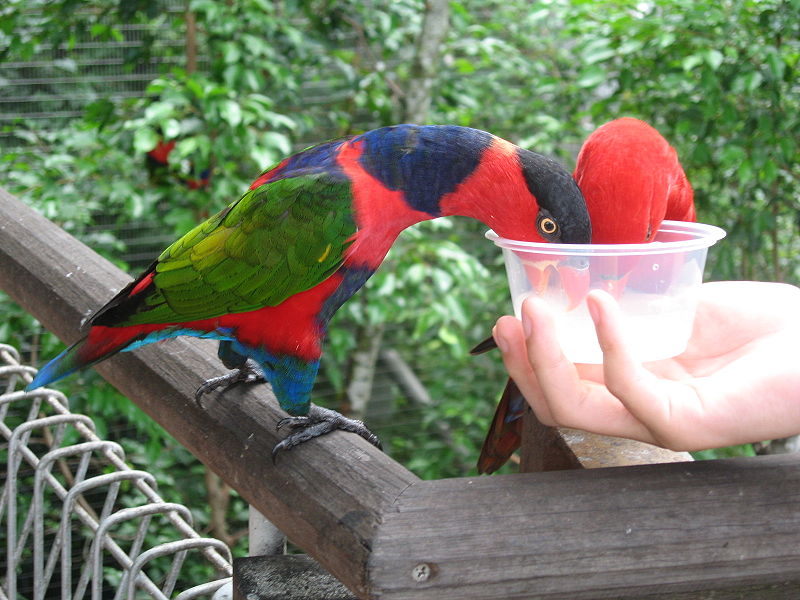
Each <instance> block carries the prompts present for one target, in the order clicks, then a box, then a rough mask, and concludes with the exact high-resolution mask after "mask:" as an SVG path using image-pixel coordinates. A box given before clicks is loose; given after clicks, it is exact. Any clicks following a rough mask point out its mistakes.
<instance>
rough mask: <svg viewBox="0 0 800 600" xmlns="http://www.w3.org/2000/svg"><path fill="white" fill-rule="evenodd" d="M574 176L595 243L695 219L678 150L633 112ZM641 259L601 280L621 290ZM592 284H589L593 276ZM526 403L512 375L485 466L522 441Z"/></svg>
mask: <svg viewBox="0 0 800 600" xmlns="http://www.w3.org/2000/svg"><path fill="white" fill-rule="evenodd" d="M574 177H575V180H576V181H577V183H578V186H579V187H580V188H581V192H583V196H584V199H585V200H586V207H587V209H588V210H589V216H590V218H591V222H592V243H595V244H623V243H643V242H648V241H650V240H651V239H652V237H653V235H654V234H655V233H656V232H657V231H658V228H659V227H660V225H661V221H663V220H664V219H668V220H674V221H694V220H695V208H694V193H693V191H692V186H691V185H690V184H689V181H688V180H687V179H686V174H685V173H684V172H683V168H682V167H681V165H680V162H678V155H677V153H676V152H675V150H674V149H673V148H672V147H671V146H670V145H669V143H668V142H667V141H666V140H665V139H664V138H663V137H662V136H661V134H659V133H658V131H656V130H655V129H654V128H653V127H651V126H650V125H648V124H647V123H645V122H644V121H640V120H638V119H633V118H630V117H625V118H621V119H616V120H614V121H611V122H609V123H606V124H605V125H602V126H601V127H599V128H598V129H596V130H595V131H594V132H593V133H592V134H591V135H590V136H589V137H588V138H587V139H586V142H584V144H583V146H582V147H581V150H580V152H579V153H578V159H577V163H576V166H575V172H574ZM609 260H628V259H617V258H609ZM631 260H634V261H635V260H637V259H636V258H633V259H631ZM633 266H634V264H631V265H618V267H619V268H618V269H617V272H619V273H621V277H620V280H619V281H605V282H603V285H602V286H601V287H604V288H606V289H607V290H608V291H610V292H611V293H616V292H617V291H618V290H619V288H620V287H621V286H624V285H625V280H626V279H627V275H628V274H629V272H630V270H631V269H632V268H633ZM628 267H629V268H628ZM540 276H541V275H540ZM586 284H587V290H586V291H588V286H589V285H590V283H589V282H588V281H587V282H586ZM493 347H494V340H493V339H492V338H488V339H487V340H485V341H484V342H482V343H481V344H479V345H478V346H476V347H475V348H474V349H473V350H472V353H473V354H478V353H481V352H485V351H487V350H490V349H491V348H493ZM526 406H527V402H526V401H525V398H524V397H523V396H522V394H521V393H520V391H519V389H518V388H517V386H516V385H515V384H514V382H513V381H512V380H511V379H509V380H508V383H507V384H506V387H505V389H504V390H503V394H502V396H501V397H500V403H499V405H498V407H497V411H496V412H495V415H494V419H493V420H492V424H491V425H490V427H489V432H488V434H487V436H486V440H485V441H484V443H483V448H482V450H481V455H480V458H479V459H478V472H479V473H492V472H494V471H496V470H497V469H499V468H500V467H501V466H503V464H505V462H506V461H507V460H508V458H509V457H510V456H511V454H512V453H513V452H514V451H515V450H516V449H517V448H519V446H520V443H521V435H522V416H523V415H524V414H525V407H526Z"/></svg>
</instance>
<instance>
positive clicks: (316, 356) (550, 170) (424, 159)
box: [29, 125, 591, 457]
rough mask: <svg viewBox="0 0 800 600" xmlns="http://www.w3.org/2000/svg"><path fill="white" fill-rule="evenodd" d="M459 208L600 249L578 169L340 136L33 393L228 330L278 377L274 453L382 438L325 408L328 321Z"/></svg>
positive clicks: (490, 152)
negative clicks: (278, 434) (144, 349)
mask: <svg viewBox="0 0 800 600" xmlns="http://www.w3.org/2000/svg"><path fill="white" fill-rule="evenodd" d="M446 215H463V216H467V217H472V218H475V219H478V220H480V221H482V222H483V223H485V224H486V225H487V226H489V227H491V228H492V229H494V230H495V231H497V232H498V234H500V235H502V236H505V237H510V238H515V239H523V240H530V241H539V242H542V241H552V242H565V243H567V242H570V243H589V242H590V241H591V228H590V224H589V215H588V213H587V211H586V205H585V203H584V200H583V197H582V195H581V192H580V190H579V189H578V186H577V184H576V183H575V181H574V179H573V178H572V177H570V175H569V172H567V171H566V170H564V169H563V168H562V167H561V166H559V165H558V164H557V163H555V162H554V161H552V160H550V159H548V158H546V157H544V156H542V155H540V154H536V153H534V152H531V151H528V150H524V149H522V148H519V147H517V146H515V145H513V144H511V143H510V142H507V141H505V140H502V139H500V138H498V137H496V136H494V135H492V134H489V133H486V132H484V131H479V130H476V129H470V128H467V127H456V126H434V125H428V126H417V125H397V126H393V127H384V128H381V129H376V130H374V131H369V132H367V133H364V134H361V135H356V136H353V137H349V138H346V139H339V140H333V141H329V142H325V143H322V144H319V145H317V146H313V147H311V148H308V149H306V150H304V151H302V152H300V153H298V154H295V155H293V156H290V157H288V158H286V159H284V160H283V161H281V162H280V163H278V164H277V165H274V166H273V167H271V168H269V169H267V170H266V171H264V172H263V173H262V174H261V175H260V176H259V177H258V178H257V179H256V180H255V181H254V182H253V184H252V185H251V186H250V189H249V190H248V191H247V192H246V193H245V194H244V195H243V196H242V197H241V198H240V199H239V200H237V201H235V202H233V203H232V204H230V205H229V206H228V207H227V208H225V209H224V210H222V211H221V212H219V213H218V214H216V215H214V216H213V217H211V218H209V219H208V220H207V221H205V222H204V223H201V224H200V225H198V226H197V227H195V228H194V229H192V230H191V231H190V232H189V233H187V234H186V235H184V236H183V237H182V238H180V239H179V240H178V241H176V242H175V243H174V244H172V245H171V246H169V247H168V248H167V249H166V250H164V252H162V253H161V255H160V256H159V257H158V258H157V259H156V260H155V261H154V262H153V263H152V265H150V267H149V268H148V269H147V270H146V271H145V272H144V273H142V274H141V275H140V276H139V277H137V278H136V279H135V280H134V281H133V282H132V283H130V284H129V285H128V286H127V287H125V288H124V289H123V290H122V291H120V292H119V293H118V294H117V295H116V296H115V297H114V298H112V299H111V300H110V301H109V302H108V304H106V305H105V306H103V307H102V308H101V309H100V310H99V311H98V312H97V313H95V314H94V316H93V317H92V318H91V319H90V320H89V322H88V331H87V332H86V336H85V337H84V338H83V339H81V340H80V341H78V342H77V343H76V344H74V345H72V346H70V347H69V348H68V349H67V350H65V351H64V352H63V353H62V354H61V355H59V356H58V357H56V358H55V359H53V360H52V361H51V362H49V363H48V364H47V365H45V366H44V367H43V368H42V369H41V370H40V371H39V373H38V375H37V376H36V378H35V379H34V381H33V382H32V383H31V385H30V386H29V388H30V389H33V388H36V387H39V386H42V385H45V384H47V383H50V382H52V381H56V380H57V379H60V378H62V377H65V376H67V375H69V374H70V373H72V372H74V371H76V370H78V369H81V368H84V367H88V366H90V365H92V364H95V363H97V362H99V361H101V360H103V359H105V358H107V357H109V356H111V355H113V354H115V353H117V352H120V351H125V350H132V349H134V348H136V347H138V346H141V345H143V344H148V343H151V342H156V341H159V340H163V339H166V338H170V337H174V336H178V335H189V336H195V337H208V338H214V339H218V340H220V348H219V355H220V358H221V359H222V362H223V363H224V364H225V365H226V366H227V367H228V368H231V369H234V370H233V371H232V373H229V374H228V375H224V376H222V377H217V378H214V379H211V380H209V381H207V382H206V383H205V384H204V385H203V386H201V388H200V389H199V390H198V394H202V393H204V392H205V391H208V390H210V389H214V388H215V387H218V386H220V385H223V386H226V385H230V384H232V383H235V382H237V381H253V380H256V379H260V378H264V379H266V380H267V381H269V382H270V384H271V385H272V389H273V391H274V393H275V396H276V397H277V399H278V402H279V404H280V406H281V408H283V409H284V410H285V411H286V412H287V413H289V415H291V417H289V418H287V419H284V420H283V421H281V423H279V426H280V425H281V424H287V425H290V426H291V427H292V429H294V432H293V433H292V434H290V435H289V436H288V437H287V438H286V439H284V440H283V441H282V442H280V443H279V444H278V445H277V446H276V447H275V449H274V451H273V457H274V456H275V453H276V452H277V451H278V450H281V449H289V448H292V447H293V446H296V445H297V444H299V443H301V442H304V441H306V440H308V439H311V438H313V437H316V436H318V435H322V434H324V433H327V432H329V431H332V430H334V429H345V430H348V431H353V432H355V433H358V434H360V435H362V436H363V437H365V438H366V439H367V440H369V441H371V442H372V443H377V438H376V437H375V436H374V435H373V434H372V433H370V432H369V430H367V429H366V428H365V427H364V426H363V424H361V423H360V422H356V421H352V420H349V419H345V418H344V417H343V416H342V415H339V414H338V413H336V412H334V411H329V410H326V409H322V408H320V407H317V406H314V405H312V404H310V396H311V389H312V386H313V384H314V381H315V379H316V375H317V370H318V367H319V361H320V356H321V353H322V343H323V340H324V338H325V333H326V329H327V326H328V322H329V321H330V319H331V317H332V316H333V315H334V313H335V312H336V311H337V310H338V309H339V307H341V306H342V304H343V303H344V302H345V301H347V300H348V299H349V298H350V297H351V296H352V295H353V294H354V293H355V292H356V291H357V290H358V289H359V288H360V287H361V286H362V285H363V284H364V283H365V282H366V281H367V279H369V277H370V276H371V275H372V274H373V273H374V272H375V270H376V269H377V268H378V266H379V265H380V264H381V262H382V261H383V258H384V257H385V255H386V253H387V252H388V250H389V248H390V247H391V245H392V244H393V242H394V240H395V239H396V237H397V236H398V235H399V234H400V232H401V231H403V230H404V229H405V228H406V227H409V226H410V225H413V224H415V223H418V222H420V221H425V220H428V219H434V218H436V217H440V216H446Z"/></svg>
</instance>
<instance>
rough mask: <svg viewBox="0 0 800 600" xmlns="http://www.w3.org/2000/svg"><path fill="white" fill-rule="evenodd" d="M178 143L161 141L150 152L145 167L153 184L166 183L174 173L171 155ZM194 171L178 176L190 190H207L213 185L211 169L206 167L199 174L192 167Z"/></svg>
mask: <svg viewBox="0 0 800 600" xmlns="http://www.w3.org/2000/svg"><path fill="white" fill-rule="evenodd" d="M176 145H177V142H176V141H175V140H169V141H166V140H163V139H162V140H159V142H158V143H157V144H156V147H155V148H153V149H152V150H150V152H148V153H147V155H146V157H145V166H146V167H147V172H148V174H149V177H150V181H151V182H156V183H158V182H165V181H166V180H167V178H168V177H169V176H172V175H173V173H171V172H170V170H169V155H170V154H171V153H172V151H173V150H174V149H175V146H176ZM190 169H191V170H192V174H191V175H183V174H179V175H177V177H178V179H179V180H180V181H181V182H183V184H184V185H185V186H186V187H187V188H189V189H190V190H199V189H203V188H207V187H208V184H209V183H211V168H210V167H206V168H205V169H203V170H201V171H200V172H199V173H198V172H195V171H196V169H195V168H194V166H193V165H190Z"/></svg>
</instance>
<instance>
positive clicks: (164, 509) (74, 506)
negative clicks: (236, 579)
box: [0, 344, 232, 600]
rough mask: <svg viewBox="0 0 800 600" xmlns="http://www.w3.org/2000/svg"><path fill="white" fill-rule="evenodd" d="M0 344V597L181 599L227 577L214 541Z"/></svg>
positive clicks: (226, 554) (221, 548)
mask: <svg viewBox="0 0 800 600" xmlns="http://www.w3.org/2000/svg"><path fill="white" fill-rule="evenodd" d="M34 373H35V369H33V368H32V367H29V366H25V365H22V364H20V360H19V355H18V353H17V351H16V350H15V349H14V348H13V347H11V346H8V345H5V344H0V434H2V436H3V439H4V444H3V447H2V448H0V461H2V462H3V463H4V464H5V465H6V467H5V471H4V473H3V487H2V495H0V543H1V544H2V546H3V547H4V548H5V553H4V556H3V557H0V582H1V584H0V598H3V599H5V598H11V599H15V598H33V599H34V600H38V599H44V598H74V599H76V600H77V599H81V598H92V599H93V600H97V599H100V598H114V599H117V598H119V599H122V598H140V597H141V598H158V599H166V598H172V597H176V598H180V599H181V600H184V599H189V598H197V597H204V596H208V595H210V594H212V593H214V592H215V591H216V590H218V589H219V588H220V587H221V586H223V585H224V584H225V583H227V582H228V581H229V580H230V575H231V572H232V568H231V563H232V557H231V552H230V549H229V548H228V547H227V546H226V545H225V544H224V543H223V542H221V541H219V540H217V539H214V538H208V537H203V536H201V534H199V533H198V532H197V531H196V530H195V529H194V528H193V526H192V514H191V511H190V510H189V509H188V508H187V507H186V506H183V505H181V504H177V503H174V502H167V501H165V500H164V499H163V498H162V497H161V496H160V495H159V493H158V491H157V482H156V480H155V478H154V477H153V475H151V474H150V473H148V472H147V471H142V470H137V469H133V468H131V467H130V466H129V465H128V464H127V463H126V460H125V453H124V451H123V449H122V447H121V446H119V445H118V444H116V443H115V442H111V441H106V440H102V439H100V438H99V437H98V436H97V435H96V434H95V427H94V423H93V421H92V419H91V418H89V417H87V416H86V415H81V414H76V413H72V412H70V410H69V405H68V400H67V398H66V397H65V396H64V395H63V394H61V393H59V392H57V391H54V390H49V389H46V388H45V389H39V390H35V391H31V392H26V391H25V390H24V386H25V385H26V384H27V383H29V382H30V381H31V379H32V375H33V374H34ZM190 556H191V557H192V560H187V558H188V557H190Z"/></svg>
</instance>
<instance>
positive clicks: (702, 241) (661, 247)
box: [485, 221, 726, 256]
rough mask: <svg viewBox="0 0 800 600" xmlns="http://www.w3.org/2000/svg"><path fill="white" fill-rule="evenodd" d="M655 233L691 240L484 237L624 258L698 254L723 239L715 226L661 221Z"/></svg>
mask: <svg viewBox="0 0 800 600" xmlns="http://www.w3.org/2000/svg"><path fill="white" fill-rule="evenodd" d="M658 231H659V233H660V232H665V233H683V234H688V235H691V236H693V237H692V238H690V239H686V240H677V241H674V242H647V243H643V244H557V243H553V242H525V241H522V240H510V239H507V238H503V237H500V236H499V235H497V234H496V233H495V232H494V231H493V230H492V229H490V230H488V231H487V232H486V234H485V236H486V238H487V239H489V240H491V241H492V242H494V243H495V245H497V246H499V247H500V248H507V249H509V250H515V251H519V252H529V253H536V254H551V255H575V254H586V255H591V256H624V255H628V254H671V253H675V252H686V251H690V250H700V249H703V248H708V247H710V246H713V245H714V244H715V243H717V242H718V241H719V240H721V239H722V238H724V237H725V235H726V232H725V230H724V229H722V228H720V227H717V226H715V225H708V224H706V223H693V222H689V221H662V222H661V227H659V229H658Z"/></svg>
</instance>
